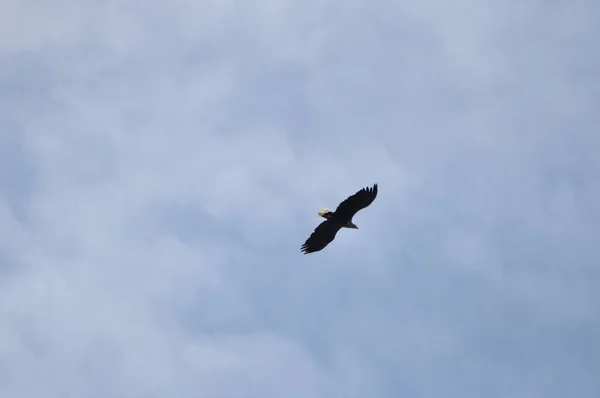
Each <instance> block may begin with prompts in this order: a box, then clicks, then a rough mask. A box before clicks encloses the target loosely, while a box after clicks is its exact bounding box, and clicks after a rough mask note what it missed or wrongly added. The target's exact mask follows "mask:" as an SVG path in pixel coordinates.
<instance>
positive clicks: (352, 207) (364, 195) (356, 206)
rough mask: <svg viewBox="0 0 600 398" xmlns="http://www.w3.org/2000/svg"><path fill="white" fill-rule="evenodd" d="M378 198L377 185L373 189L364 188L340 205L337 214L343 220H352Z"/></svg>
mask: <svg viewBox="0 0 600 398" xmlns="http://www.w3.org/2000/svg"><path fill="white" fill-rule="evenodd" d="M376 197H377V184H375V185H373V188H370V187H369V188H363V189H361V190H360V191H358V192H357V193H355V194H354V195H352V196H350V197H348V198H347V199H346V200H344V201H343V202H342V203H340V204H339V206H338V207H337V209H336V210H335V213H336V214H338V215H339V216H340V217H342V218H348V219H350V218H352V216H353V215H354V214H356V212H358V211H359V210H362V209H364V208H365V207H367V206H369V205H370V204H371V203H373V201H374V200H375V198H376Z"/></svg>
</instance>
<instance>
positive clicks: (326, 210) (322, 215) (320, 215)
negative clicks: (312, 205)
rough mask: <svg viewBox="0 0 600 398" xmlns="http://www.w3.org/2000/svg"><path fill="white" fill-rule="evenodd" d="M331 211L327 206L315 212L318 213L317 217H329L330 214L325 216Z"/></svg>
mask: <svg viewBox="0 0 600 398" xmlns="http://www.w3.org/2000/svg"><path fill="white" fill-rule="evenodd" d="M328 213H331V210H329V209H328V208H327V207H326V208H324V209H323V210H321V211H319V212H318V213H317V214H318V215H319V217H323V218H327V219H328V218H329V217H330V216H327V215H326V214H328Z"/></svg>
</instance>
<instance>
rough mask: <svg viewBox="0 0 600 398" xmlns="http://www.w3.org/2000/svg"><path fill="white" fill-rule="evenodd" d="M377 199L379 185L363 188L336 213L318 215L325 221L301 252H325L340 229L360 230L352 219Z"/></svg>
mask: <svg viewBox="0 0 600 398" xmlns="http://www.w3.org/2000/svg"><path fill="white" fill-rule="evenodd" d="M376 197H377V184H375V185H373V188H370V187H369V188H363V189H361V190H360V191H358V192H357V193H355V194H354V195H352V196H350V197H348V198H347V199H346V200H344V201H343V202H342V203H340V204H339V206H338V207H337V209H336V210H335V212H333V211H331V210H329V209H327V208H325V209H323V210H321V211H319V212H318V213H317V214H318V215H319V217H323V218H324V219H325V221H323V222H322V223H321V224H319V226H318V227H317V228H315V230H314V232H313V233H312V234H311V235H310V237H309V238H308V239H307V240H306V242H305V243H304V244H303V245H302V247H301V248H300V250H301V251H302V252H303V253H304V254H308V253H313V252H318V251H319V250H323V249H324V248H325V246H327V245H328V244H330V243H331V242H332V241H333V240H334V239H335V235H336V234H337V233H338V231H339V230H340V229H342V228H352V229H358V227H357V226H356V225H355V224H354V223H353V222H352V217H354V215H355V214H356V213H357V212H358V211H359V210H362V209H364V208H365V207H367V206H369V205H370V204H371V203H373V201H374V200H375V198H376Z"/></svg>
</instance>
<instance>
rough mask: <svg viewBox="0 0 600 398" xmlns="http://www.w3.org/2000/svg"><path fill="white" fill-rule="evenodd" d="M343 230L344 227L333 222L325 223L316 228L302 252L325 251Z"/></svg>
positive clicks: (326, 221)
mask: <svg viewBox="0 0 600 398" xmlns="http://www.w3.org/2000/svg"><path fill="white" fill-rule="evenodd" d="M341 228H342V225H341V224H339V223H337V222H335V221H333V220H325V221H323V222H322V223H321V224H319V226H318V227H317V228H315V230H314V232H313V233H312V234H310V237H309V238H308V239H307V240H306V242H305V243H304V244H303V245H302V248H301V249H300V250H302V252H303V253H304V254H308V253H313V252H318V251H319V250H323V249H324V248H325V246H327V245H328V244H330V243H331V242H332V241H333V240H334V239H335V235H336V234H337V233H338V231H339V230H340V229H341Z"/></svg>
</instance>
